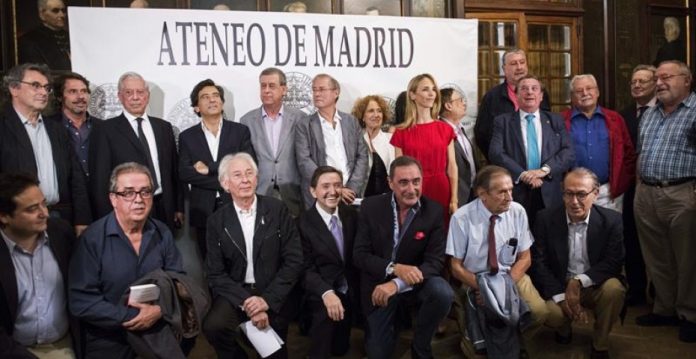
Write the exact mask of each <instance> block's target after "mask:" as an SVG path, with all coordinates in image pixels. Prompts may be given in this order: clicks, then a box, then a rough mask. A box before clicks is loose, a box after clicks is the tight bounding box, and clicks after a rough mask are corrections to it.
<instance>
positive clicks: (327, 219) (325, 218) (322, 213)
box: [314, 202, 341, 226]
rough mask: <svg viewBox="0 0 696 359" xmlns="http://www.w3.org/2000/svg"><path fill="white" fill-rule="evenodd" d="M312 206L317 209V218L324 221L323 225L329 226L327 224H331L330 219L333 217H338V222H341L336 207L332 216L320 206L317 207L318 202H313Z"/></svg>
mask: <svg viewBox="0 0 696 359" xmlns="http://www.w3.org/2000/svg"><path fill="white" fill-rule="evenodd" d="M314 206H315V207H316V208H317V212H319V216H320V217H321V219H322V220H323V221H324V223H325V224H326V225H327V226H328V225H329V223H331V217H333V216H336V217H338V219H339V221H340V220H341V217H339V214H338V207H336V210H335V211H334V213H333V214H332V213H329V212H326V211H325V210H324V209H323V208H321V206H320V205H319V202H315V203H314Z"/></svg>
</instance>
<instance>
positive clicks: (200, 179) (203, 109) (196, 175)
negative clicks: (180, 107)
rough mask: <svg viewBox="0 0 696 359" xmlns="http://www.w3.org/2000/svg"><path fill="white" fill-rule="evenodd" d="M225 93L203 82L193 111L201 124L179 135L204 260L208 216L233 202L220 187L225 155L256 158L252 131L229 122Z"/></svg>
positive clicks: (182, 172) (182, 165)
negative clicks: (243, 153)
mask: <svg viewBox="0 0 696 359" xmlns="http://www.w3.org/2000/svg"><path fill="white" fill-rule="evenodd" d="M224 104H225V92H224V90H223V88H222V86H219V85H216V84H215V82H213V80H210V79H207V80H203V81H201V82H199V83H198V84H196V86H194V88H193V91H191V107H193V111H194V112H195V113H196V114H197V115H198V116H200V118H201V123H200V124H199V125H194V126H192V127H190V128H188V129H187V130H185V131H184V132H182V133H181V134H180V135H179V179H180V180H181V182H183V183H185V184H188V185H190V186H191V192H190V197H189V201H190V203H189V213H190V219H189V220H190V221H191V226H193V227H195V228H196V239H197V241H198V248H199V250H200V252H201V257H202V258H203V259H205V254H206V244H205V243H206V242H205V233H206V231H205V228H206V221H207V220H208V216H210V215H211V214H212V213H213V212H215V210H217V209H218V208H220V207H221V206H222V205H223V204H225V203H228V202H229V195H226V194H225V191H224V190H223V189H222V187H220V182H219V181H218V164H219V161H220V160H221V159H222V158H223V157H225V155H228V154H232V153H237V152H246V153H248V154H250V155H251V156H252V157H254V155H255V154H254V147H253V146H252V144H251V136H250V135H249V128H247V127H246V126H244V125H240V124H238V123H235V122H231V121H225V120H224V118H223V114H222V113H223V109H222V108H223V105H224Z"/></svg>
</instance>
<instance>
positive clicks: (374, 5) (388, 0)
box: [343, 0, 402, 16]
mask: <svg viewBox="0 0 696 359" xmlns="http://www.w3.org/2000/svg"><path fill="white" fill-rule="evenodd" d="M343 13H344V14H351V15H389V16H401V15H402V14H401V0H382V1H377V0H353V1H345V2H344V3H343Z"/></svg>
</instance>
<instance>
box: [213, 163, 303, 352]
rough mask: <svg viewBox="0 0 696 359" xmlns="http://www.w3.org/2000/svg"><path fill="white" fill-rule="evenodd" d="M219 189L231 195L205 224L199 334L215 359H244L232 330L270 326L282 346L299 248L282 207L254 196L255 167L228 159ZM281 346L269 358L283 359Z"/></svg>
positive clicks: (222, 168) (297, 274)
mask: <svg viewBox="0 0 696 359" xmlns="http://www.w3.org/2000/svg"><path fill="white" fill-rule="evenodd" d="M218 173H219V180H220V185H222V188H224V189H225V191H227V192H229V193H230V195H231V196H232V203H230V204H227V205H225V206H223V207H222V208H221V209H219V210H217V211H216V212H215V213H213V215H212V216H210V218H209V219H208V226H207V234H206V237H207V238H206V240H207V242H208V257H207V258H206V267H207V269H208V282H209V283H210V288H211V290H212V292H213V304H212V307H211V308H210V311H209V312H208V315H207V316H206V318H205V320H204V323H203V332H204V333H205V336H206V338H207V339H208V341H209V342H210V344H212V345H213V347H214V348H215V352H216V353H217V355H218V358H246V357H247V356H246V353H245V352H244V351H243V350H242V348H241V347H240V346H239V345H238V344H237V333H238V332H237V327H238V326H239V324H240V323H242V322H246V321H248V320H250V321H251V324H252V325H254V326H255V327H256V328H258V329H261V330H263V329H266V328H267V327H268V326H270V327H272V328H273V329H274V330H275V331H276V333H277V334H278V335H279V336H280V337H281V338H282V339H283V340H284V341H285V340H286V338H287V335H288V321H289V320H290V318H291V315H292V305H291V302H290V301H289V300H288V299H289V297H290V294H291V291H292V289H293V287H294V286H295V283H296V282H297V280H298V278H299V277H300V274H301V271H302V244H301V243H300V238H299V235H298V234H297V228H296V227H295V222H294V221H293V219H292V216H290V213H289V212H288V209H287V207H286V206H285V204H283V202H281V201H280V200H278V199H275V198H273V197H266V196H262V195H257V194H256V185H257V183H258V168H257V167H256V163H255V162H254V159H253V158H252V157H251V156H250V155H249V154H247V153H245V152H238V153H236V154H234V155H227V156H225V157H224V158H223V159H222V160H221V161H220V166H219V167H218ZM287 356H288V353H287V348H286V346H283V347H282V348H281V349H280V350H278V351H277V352H275V353H273V355H272V356H270V357H269V358H287Z"/></svg>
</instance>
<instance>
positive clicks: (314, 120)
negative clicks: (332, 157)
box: [309, 112, 326, 166]
mask: <svg viewBox="0 0 696 359" xmlns="http://www.w3.org/2000/svg"><path fill="white" fill-rule="evenodd" d="M309 129H310V131H312V134H313V136H312V137H314V138H315V139H316V143H315V144H314V146H315V147H316V148H317V158H316V161H317V165H320V166H323V165H325V164H326V153H325V152H324V133H323V132H322V131H321V119H319V112H317V113H315V114H314V116H312V117H310V118H309Z"/></svg>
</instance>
